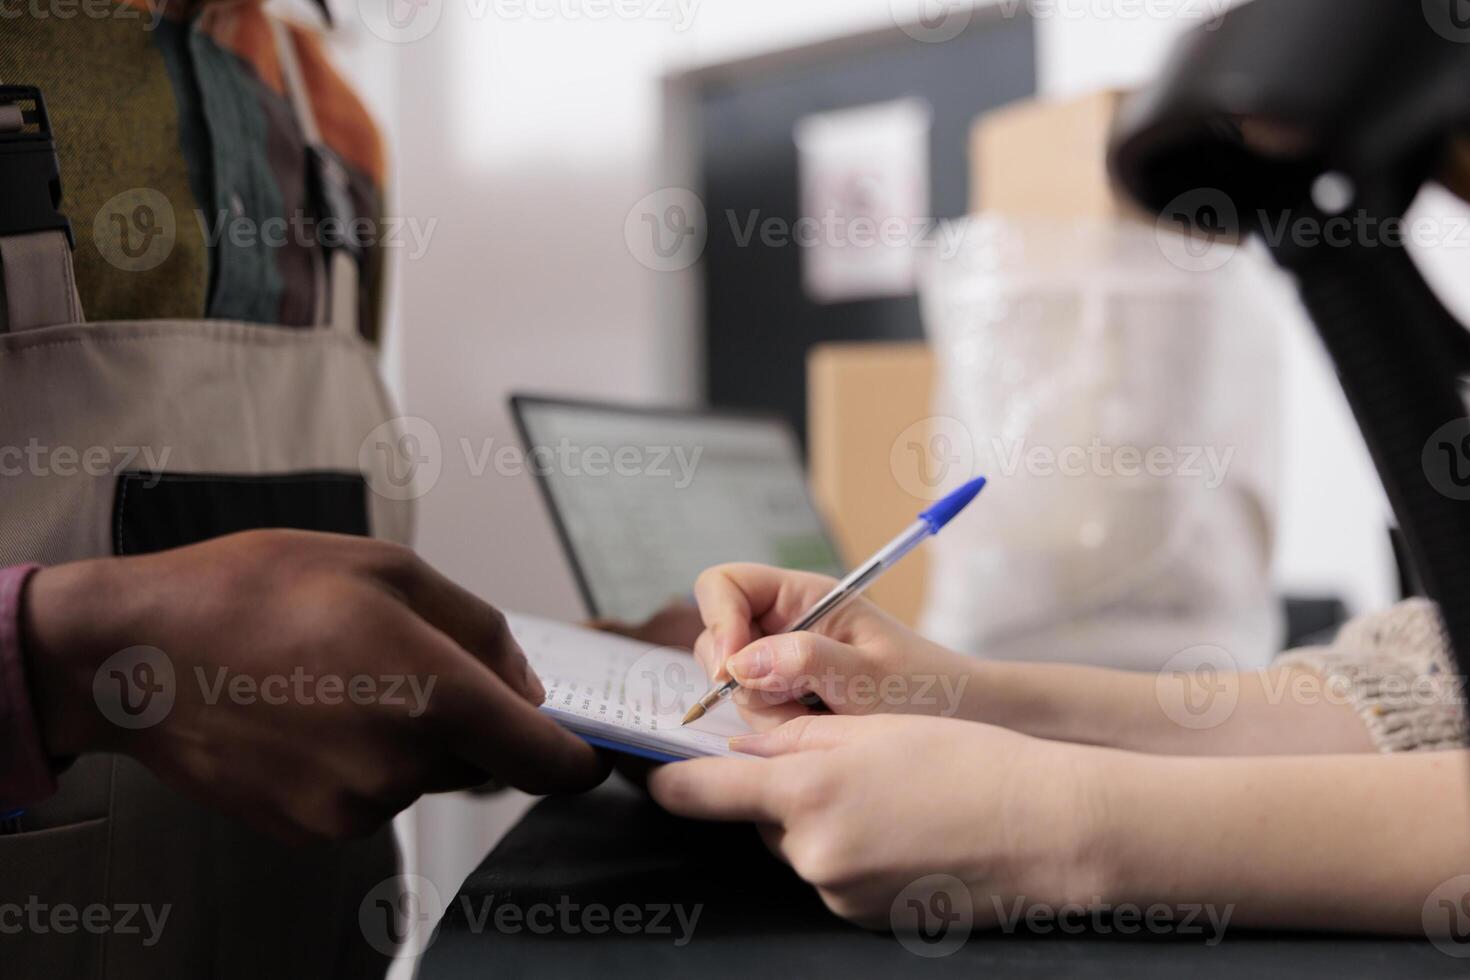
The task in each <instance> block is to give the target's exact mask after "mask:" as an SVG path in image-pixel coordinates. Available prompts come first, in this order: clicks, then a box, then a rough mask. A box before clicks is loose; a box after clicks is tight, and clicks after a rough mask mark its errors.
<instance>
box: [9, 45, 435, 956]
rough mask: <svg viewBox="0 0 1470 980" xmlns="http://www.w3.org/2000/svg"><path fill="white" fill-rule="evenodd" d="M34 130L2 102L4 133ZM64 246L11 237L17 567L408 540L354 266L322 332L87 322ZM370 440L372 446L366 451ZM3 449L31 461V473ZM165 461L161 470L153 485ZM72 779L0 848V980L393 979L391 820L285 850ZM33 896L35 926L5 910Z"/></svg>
mask: <svg viewBox="0 0 1470 980" xmlns="http://www.w3.org/2000/svg"><path fill="white" fill-rule="evenodd" d="M277 47H278V50H279V52H280V54H281V57H282V60H283V67H284V68H285V74H286V78H287V81H288V88H289V89H290V90H291V95H292V101H293V103H294V105H295V111H296V113H297V118H298V122H299V124H300V126H301V129H302V133H303V136H304V138H305V141H306V143H307V144H308V153H309V154H322V153H323V152H325V151H323V149H322V147H321V146H320V140H319V137H318V135H317V130H316V127H315V124H314V121H313V119H312V116H311V114H310V105H309V102H308V101H307V100H306V99H305V97H304V94H303V91H302V88H301V80H300V73H299V69H298V67H297V65H296V59H295V50H294V47H293V46H292V45H291V44H290V43H289V41H288V42H287V43H284V44H281V43H278V45H277ZM21 108H23V109H26V110H28V111H29V115H28V116H27V118H26V120H25V121H26V122H27V123H29V124H31V125H32V127H33V128H34V126H35V125H36V124H37V121H38V117H39V116H43V115H44V113H43V112H41V113H38V112H37V111H36V110H37V108H39V105H38V104H33V105H27V106H22V107H21ZM21 121H22V119H21V115H20V113H18V112H16V111H15V109H14V108H13V107H10V106H0V132H5V131H7V130H8V131H10V132H12V133H14V132H15V131H16V130H17V129H19V127H20V124H21ZM40 122H41V123H45V120H44V119H41V120H40ZM40 135H44V136H48V137H49V133H42V134H40ZM52 153H53V156H52V160H53V161H54V151H52ZM320 162H321V161H320V160H319V159H313V161H312V163H313V165H318V164H319V163H320ZM328 163H330V159H328ZM53 165H54V163H53ZM321 176H322V179H323V182H324V183H326V184H328V191H331V190H332V189H333V188H332V186H331V185H332V184H333V182H334V181H335V180H336V179H337V178H339V177H340V176H341V175H340V172H339V173H333V172H331V167H330V166H328V167H326V168H325V172H324V173H322V175H321ZM336 190H338V191H340V190H341V189H340V187H338V188H336ZM328 196H330V194H329V195H328ZM55 203H56V202H55V201H53V202H52V204H53V207H54V205H55ZM68 236H69V228H68V229H65V230H62V229H55V228H52V229H47V230H42V231H39V232H32V233H27V234H23V235H12V236H10V237H8V238H3V239H0V268H3V275H4V280H3V284H4V287H5V304H4V310H5V314H6V323H5V324H4V325H0V468H4V469H5V473H6V475H3V476H0V565H10V564H17V563H24V562H40V563H42V564H55V563H59V562H67V561H75V560H77V559H83V558H93V557H97V556H104V555H114V554H120V553H129V552H133V551H144V550H155V549H156V548H158V547H163V546H168V545H170V544H177V543H182V542H183V541H186V540H197V539H200V538H205V537H210V536H214V535H217V534H219V533H224V532H226V531H230V530H235V529H239V528H241V527H245V526H279V524H280V523H290V524H292V525H293V526H306V527H312V528H327V529H343V528H352V527H354V526H355V525H357V524H361V525H362V526H361V527H360V528H358V529H359V530H362V531H369V532H370V533H372V534H373V535H375V536H377V537H381V538H386V539H390V540H396V541H406V540H407V539H408V536H409V532H410V515H409V512H408V505H407V504H406V503H403V502H398V501H395V500H392V499H389V498H390V496H392V495H391V494H389V495H383V494H379V493H374V492H372V491H371V490H369V489H368V486H369V484H371V485H372V486H378V487H383V486H391V485H392V483H391V478H392V477H394V476H395V475H397V474H395V473H393V472H392V471H391V467H392V465H393V459H392V457H391V455H390V454H389V453H384V452H380V451H378V450H380V449H381V448H382V446H381V445H380V443H381V442H382V439H381V435H382V433H383V432H384V430H383V429H381V428H380V427H381V426H382V425H383V424H384V423H386V422H388V421H389V420H390V419H391V418H392V416H393V412H392V410H391V408H390V406H389V402H388V399H387V397H386V396H385V393H384V391H383V388H382V385H381V383H380V380H379V377H378V375H377V372H376V367H375V358H374V352H373V351H372V349H371V348H370V347H369V346H368V345H367V344H366V343H365V342H364V341H363V340H362V339H361V338H360V337H359V335H358V330H357V308H356V294H357V291H356V279H355V275H356V266H355V263H354V261H353V259H352V258H351V256H350V255H348V254H347V253H346V252H344V251H342V250H337V251H334V252H333V253H332V254H331V257H330V259H327V258H323V259H321V260H320V261H319V263H318V273H319V275H318V297H319V299H318V303H317V307H318V310H319V311H320V315H319V317H318V325H317V326H316V327H314V328H285V327H277V326H267V325H261V324H254V323H237V322H228V321H147V322H143V321H140V322H127V323H118V322H114V323H87V322H85V321H84V319H83V317H82V312H81V309H80V304H79V302H78V300H77V294H76V288H75V286H74V284H73V282H72V276H71V252H70V248H69V245H68ZM328 270H330V274H328ZM375 431H376V433H377V435H376V436H374V439H375V440H376V442H377V443H378V444H373V445H369V444H368V440H369V436H370V434H372V433H375ZM388 431H390V432H391V431H392V430H391V429H390V430H388ZM7 448H9V449H17V450H20V451H21V452H22V453H24V452H25V451H26V450H27V449H28V448H30V449H31V450H32V452H31V455H30V456H29V457H27V458H26V461H24V462H21V459H22V457H20V456H17V453H16V452H14V451H12V452H10V453H8V454H6V453H5V450H6V449H7ZM144 449H149V450H152V454H153V455H152V456H151V457H150V456H147V455H145V454H144V453H143V452H141V450H144ZM134 450H138V452H136V453H134ZM165 451H166V452H167V456H166V460H167V463H166V465H165V466H163V467H162V469H163V472H162V473H161V474H160V473H154V472H151V471H148V470H147V468H146V464H147V463H148V462H149V460H150V459H151V460H154V461H156V460H157V459H159V458H160V456H161V455H162V454H163V453H164V452H165ZM89 452H90V454H91V455H90V456H88V455H87V454H88V453H89ZM104 457H106V458H107V465H106V466H103V465H102V463H103V459H104ZM88 459H90V460H91V463H90V465H89V464H88V462H87V461H88ZM37 461H39V462H37ZM17 469H19V470H21V472H18V473H17V472H15V471H16V470H17ZM379 480H383V481H388V482H382V483H380V482H378V481H379ZM353 511H356V512H357V513H356V514H354V513H352V512H353ZM282 515H286V516H285V517H284V518H283V516H282ZM76 613H77V615H86V614H87V611H86V610H85V609H79V610H76ZM179 682H180V683H186V682H187V680H186V679H180V681H179ZM60 785H61V789H60V792H59V793H58V794H57V795H56V796H55V797H53V798H52V799H50V800H48V801H46V802H45V803H43V804H40V805H38V806H35V807H33V808H31V809H30V810H28V811H27V812H26V813H25V814H24V815H23V816H22V818H21V821H20V829H19V830H18V831H17V832H14V833H6V834H0V975H3V976H5V977H7V978H8V977H15V978H21V977H26V978H29V977H45V978H55V980H62V978H67V980H69V978H74V977H76V978H80V977H103V976H105V977H149V978H174V977H180V978H184V977H187V978H194V977H250V978H259V977H278V976H280V977H285V976H290V977H330V976H367V975H372V974H373V973H374V972H380V971H381V969H382V966H383V961H382V959H381V957H380V955H379V954H378V953H377V952H375V951H374V950H373V949H372V948H371V947H369V946H368V945H367V944H366V943H365V941H364V936H363V933H362V930H361V929H360V927H359V923H358V915H359V906H360V905H361V904H362V902H363V899H364V897H365V896H366V895H367V894H368V892H369V891H370V890H371V889H372V887H373V886H374V885H375V884H376V883H378V882H379V881H381V880H383V879H384V878H386V877H388V876H390V875H392V874H393V873H394V852H393V844H392V838H391V833H390V832H389V831H388V830H386V829H385V830H384V831H382V832H380V833H378V834H377V835H376V836H374V837H372V838H370V839H368V840H364V841H357V842H352V843H346V844H341V845H329V846H310V847H287V846H284V845H281V844H277V843H276V842H274V841H273V840H271V839H268V838H265V837H263V836H261V835H258V834H256V833H254V832H252V831H250V830H248V829H246V828H245V827H244V826H243V825H241V824H240V823H238V822H237V821H235V820H233V819H231V818H229V817H227V816H224V815H222V814H219V813H216V812H213V811H211V810H209V809H206V808H204V807H202V806H200V805H197V804H195V803H193V802H191V801H189V800H188V799H185V798H183V797H182V796H180V795H179V794H177V793H175V792H173V791H172V790H170V789H167V788H166V787H164V786H163V785H162V784H161V783H160V782H159V781H157V780H156V779H154V778H153V776H152V775H151V774H150V773H149V772H148V771H147V770H145V769H144V768H143V767H141V766H140V765H138V764H137V763H136V762H134V761H133V760H132V759H129V758H125V757H120V756H111V755H94V756H84V757H82V758H81V759H79V760H77V761H76V763H75V764H74V765H72V766H71V768H70V769H69V770H67V771H66V772H65V773H64V774H63V775H62V776H61V777H60ZM16 906H20V907H21V909H22V910H23V911H22V916H20V917H18V916H17V915H16V914H15V913H14V911H12V912H10V914H9V916H8V918H7V914H6V911H5V910H6V909H7V908H10V909H12V910H13V909H14V908H15V907H16ZM99 906H100V908H101V910H100V911H98V910H97V907H99ZM68 907H70V908H71V909H72V910H74V911H72V912H71V913H67V912H66V911H64V910H65V909H67V908H68ZM58 909H60V910H63V911H61V913H60V917H59V918H58V917H57V910H58ZM164 909H167V912H166V916H167V918H166V919H164V920H163V924H162V928H161V930H160V929H157V928H156V923H157V922H158V920H159V918H160V917H161V916H162V915H164V914H165V912H164V911H163V910H164ZM89 910H90V911H89ZM32 911H34V913H35V915H36V916H37V918H34V919H32V918H30V916H31V913H32ZM150 912H151V915H152V919H151V920H150V918H149V914H150ZM88 915H91V916H92V917H93V918H92V920H91V921H92V923H93V925H92V927H91V928H88V927H87V926H85V925H84V922H85V920H86V919H87V916H88ZM18 918H24V919H25V920H26V921H25V922H24V923H23V926H22V928H21V929H20V931H19V932H16V931H14V930H13V929H11V928H7V926H14V925H15V924H16V921H17V919H18ZM124 920H126V921H124ZM35 922H40V923H41V928H39V929H37V928H34V927H33V925H34V923H35ZM98 923H105V924H104V925H103V926H101V927H100V928H99V927H98V926H97V924H98ZM68 925H69V926H70V928H68Z"/></svg>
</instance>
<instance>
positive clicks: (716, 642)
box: [694, 564, 976, 729]
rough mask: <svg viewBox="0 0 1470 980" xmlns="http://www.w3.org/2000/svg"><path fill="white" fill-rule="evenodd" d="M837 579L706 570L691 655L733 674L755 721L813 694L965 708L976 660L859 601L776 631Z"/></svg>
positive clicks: (742, 568) (744, 708)
mask: <svg viewBox="0 0 1470 980" xmlns="http://www.w3.org/2000/svg"><path fill="white" fill-rule="evenodd" d="M835 584H836V581H835V580H834V579H831V578H828V577H827V576H825V575H816V574H813V573H810V572H793V571H787V570H784V569H780V568H772V567H770V566H767V565H752V564H733V565H720V566H717V567H715V568H711V569H709V570H707V571H706V572H704V574H702V575H701V576H700V577H699V581H698V582H697V583H696V585H695V589H694V594H695V598H696V599H698V601H699V612H700V615H701V616H702V617H703V619H704V624H705V630H704V632H703V633H702V634H700V637H699V639H698V640H697V641H695V644H694V655H695V657H696V658H697V659H698V660H699V662H700V665H701V666H702V667H704V669H705V672H706V673H707V674H709V675H710V677H711V678H712V680H714V681H722V680H724V679H726V678H728V677H730V676H733V677H734V678H735V680H737V681H739V682H740V686H741V690H740V691H738V692H737V693H736V694H735V698H734V700H735V702H736V704H737V705H739V706H740V709H741V712H742V713H743V714H744V715H745V717H746V718H747V720H748V721H750V723H751V724H752V725H753V726H754V727H756V728H757V729H767V728H771V727H774V726H775V725H778V724H780V723H781V722H784V721H787V720H789V719H791V718H794V717H797V716H799V715H803V714H808V713H810V709H809V708H807V707H806V706H804V705H803V704H801V703H800V699H801V698H803V697H805V696H807V695H816V696H817V697H820V698H821V699H822V701H823V702H824V703H825V704H826V706H827V707H828V708H830V709H831V710H832V711H833V712H834V713H836V714H849V715H862V714H875V713H879V712H885V713H899V714H929V715H944V716H955V715H960V716H966V713H967V704H966V700H965V691H966V688H967V687H968V686H969V683H970V680H971V678H972V677H973V674H974V670H975V667H976V663H975V661H974V660H972V659H971V658H969V657H965V656H962V655H960V654H958V653H955V652H954V651H953V650H949V649H946V648H945V647H942V646H940V645H939V644H937V643H933V642H931V641H929V640H926V639H925V638H924V637H922V636H920V635H919V634H917V633H915V632H914V631H913V630H911V629H909V628H908V627H906V626H904V625H903V624H902V623H900V622H899V621H898V620H896V619H894V618H893V617H892V616H890V615H888V614H887V613H885V612H884V611H883V610H881V609H879V608H878V607H877V606H875V605H873V604H872V603H871V602H868V601H867V600H866V599H861V598H859V599H857V600H855V601H853V602H850V603H849V604H848V605H846V606H845V607H843V608H842V609H840V610H839V611H838V612H837V613H835V614H834V615H832V616H830V617H828V618H827V619H826V620H824V621H823V622H822V623H820V624H819V625H818V626H817V628H816V630H814V631H812V632H807V633H781V632H780V631H781V630H783V629H785V628H786V627H787V626H789V625H790V624H791V623H793V622H795V621H796V620H797V619H799V618H800V617H801V616H802V615H803V614H805V613H806V611H807V610H808V609H809V608H811V606H812V605H813V604H815V603H816V601H817V600H818V599H820V598H821V597H822V596H824V595H826V594H827V593H828V592H829V591H831V589H832V586H833V585H835Z"/></svg>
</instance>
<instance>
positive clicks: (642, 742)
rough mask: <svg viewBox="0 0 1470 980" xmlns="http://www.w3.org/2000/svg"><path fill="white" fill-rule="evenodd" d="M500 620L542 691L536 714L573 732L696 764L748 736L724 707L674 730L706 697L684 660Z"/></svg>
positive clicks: (562, 627)
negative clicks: (732, 740)
mask: <svg viewBox="0 0 1470 980" xmlns="http://www.w3.org/2000/svg"><path fill="white" fill-rule="evenodd" d="M508 619H509V620H510V628H511V633H512V634H514V635H515V638H516V640H517V641H518V642H519V643H520V645H521V649H522V650H524V651H525V652H526V656H527V658H529V659H530V661H531V666H532V667H534V668H535V669H536V673H537V674H538V675H539V676H540V678H541V682H542V683H543V684H544V685H545V686H546V703H545V705H543V707H542V710H543V711H545V712H547V713H548V714H550V715H552V716H553V717H555V718H556V719H557V720H558V721H560V722H562V723H563V724H565V725H566V726H567V727H568V728H571V729H572V730H573V731H577V732H581V733H582V734H586V735H594V736H597V737H600V738H606V739H609V740H612V741H618V742H626V743H629V744H631V745H635V746H639V747H642V748H649V749H654V750H655V751H658V752H663V753H667V754H669V755H676V756H702V755H730V754H731V753H730V749H729V746H728V744H727V743H728V741H729V739H730V737H731V736H732V735H742V734H746V733H748V732H749V731H750V730H751V729H750V726H749V725H747V724H746V723H745V722H744V721H743V720H742V719H741V718H740V715H739V713H738V712H736V711H735V709H734V707H733V706H731V705H729V704H728V703H727V704H723V705H720V706H719V707H717V708H716V709H715V710H713V711H711V712H710V713H709V714H707V715H705V716H704V717H703V718H701V719H700V720H699V721H697V722H695V723H694V724H692V725H689V726H687V727H682V726H680V724H679V722H680V720H681V719H682V718H683V717H684V714H685V713H686V712H687V711H688V710H689V708H690V707H691V706H692V705H693V704H694V702H695V701H697V700H699V696H700V695H701V694H703V693H704V692H705V691H706V690H708V689H709V681H708V679H707V678H706V677H705V676H704V671H703V670H701V669H700V667H699V664H698V663H696V662H695V660H694V658H693V657H692V656H690V655H689V654H688V653H685V652H683V651H680V650H671V649H668V648H666V647H654V646H649V645H648V644H646V643H639V642H637V641H635V640H630V639H627V638H626V637H621V636H612V635H610V634H607V633H598V632H595V631H593V630H587V629H582V628H581V627H578V626H569V625H567V624H565V623H558V622H555V621H553V620H548V619H541V618H540V617H536V616H524V615H520V614H512V615H510V616H509V617H508Z"/></svg>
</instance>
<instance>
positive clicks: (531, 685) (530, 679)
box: [526, 662, 546, 704]
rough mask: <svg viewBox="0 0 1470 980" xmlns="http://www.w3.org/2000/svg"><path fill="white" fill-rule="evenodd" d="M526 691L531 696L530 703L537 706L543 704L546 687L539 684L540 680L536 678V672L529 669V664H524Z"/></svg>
mask: <svg viewBox="0 0 1470 980" xmlns="http://www.w3.org/2000/svg"><path fill="white" fill-rule="evenodd" d="M526 691H527V693H528V694H529V695H530V696H531V700H532V701H534V702H536V703H537V704H543V703H545V701H546V685H545V684H542V683H541V678H539V677H537V676H536V672H535V671H534V670H532V669H531V665H530V663H529V662H528V663H527V664H526Z"/></svg>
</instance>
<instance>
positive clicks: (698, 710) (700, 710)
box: [679, 704, 704, 728]
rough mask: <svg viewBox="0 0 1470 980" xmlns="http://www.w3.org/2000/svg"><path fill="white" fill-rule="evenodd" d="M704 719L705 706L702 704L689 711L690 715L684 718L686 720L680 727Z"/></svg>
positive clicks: (680, 723)
mask: <svg viewBox="0 0 1470 980" xmlns="http://www.w3.org/2000/svg"><path fill="white" fill-rule="evenodd" d="M703 717H704V705H702V704H696V705H695V706H694V707H692V708H690V709H689V713H688V714H686V715H685V716H684V720H683V721H681V722H679V727H681V728H682V727H684V726H685V725H687V724H689V723H690V722H691V721H698V720H699V719H701V718H703Z"/></svg>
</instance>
